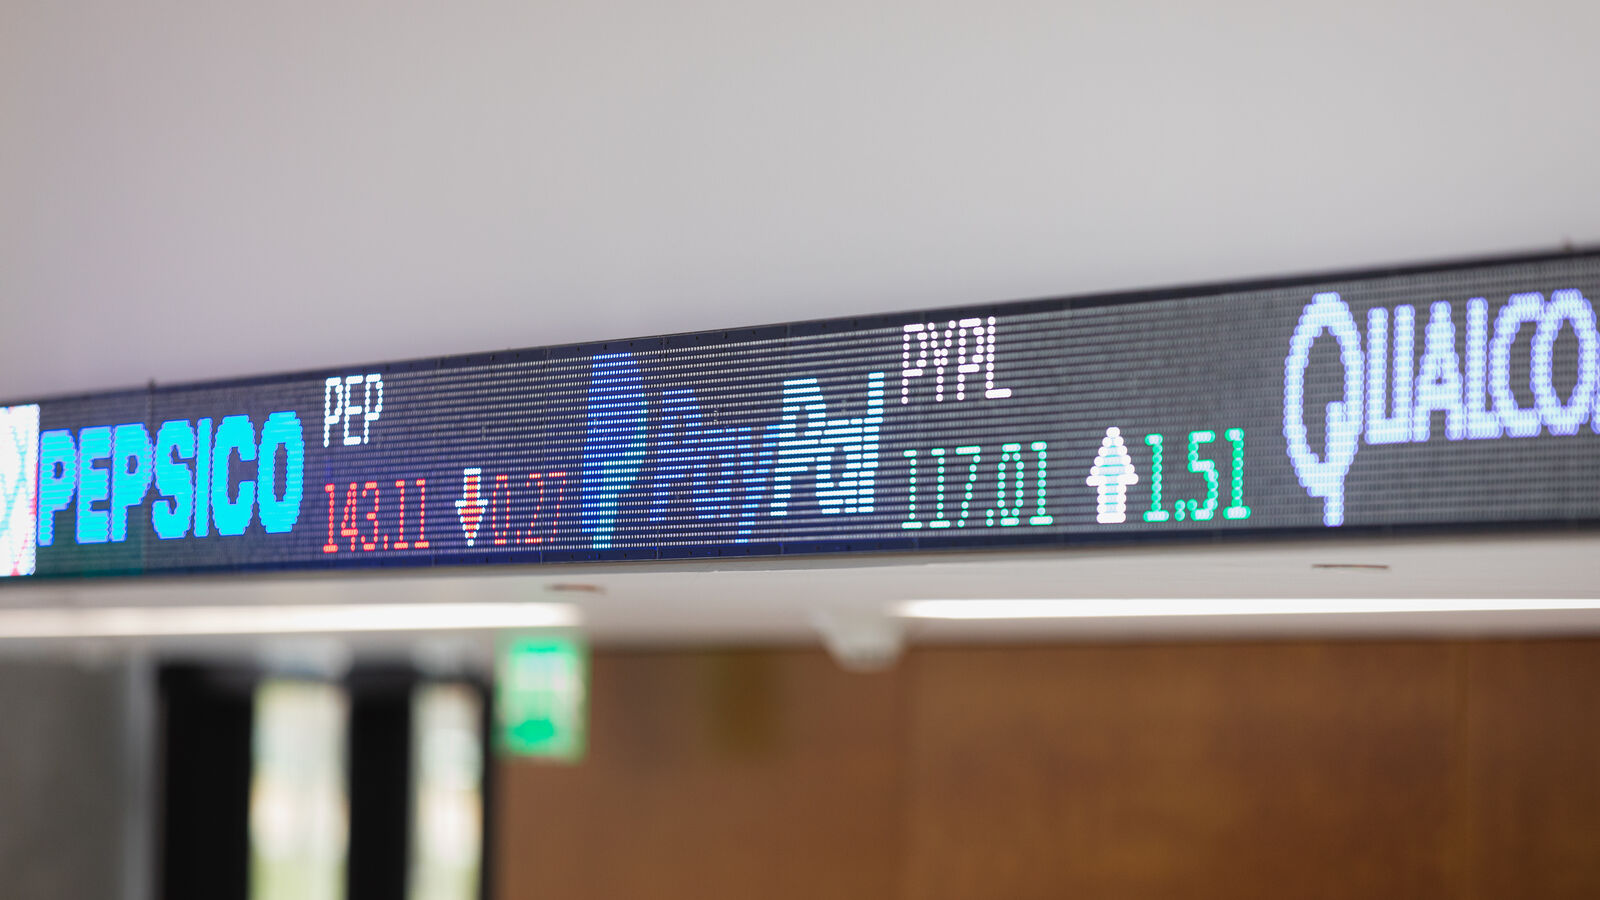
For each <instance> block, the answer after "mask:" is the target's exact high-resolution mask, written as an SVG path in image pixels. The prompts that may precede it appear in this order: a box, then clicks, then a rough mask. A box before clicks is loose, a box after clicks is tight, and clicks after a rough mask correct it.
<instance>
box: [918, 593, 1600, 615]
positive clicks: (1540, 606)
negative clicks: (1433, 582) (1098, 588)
mask: <svg viewBox="0 0 1600 900" xmlns="http://www.w3.org/2000/svg"><path fill="white" fill-rule="evenodd" d="M1573 609H1600V600H1594V599H1586V600H1520V599H1513V600H1433V599H1416V598H1407V599H1397V600H1368V599H1361V600H1333V599H1306V598H1293V599H1278V600H1258V599H1244V600H1240V599H1206V600H1201V599H1161V598H1157V599H1142V598H1141V599H1124V600H1107V599H1075V600H1066V599H1057V600H911V601H907V602H905V603H901V604H899V605H898V606H896V607H895V610H894V611H895V614H896V615H899V616H903V617H905V618H909V619H1100V618H1126V617H1148V616H1279V615H1341V614H1349V613H1423V612H1426V613H1434V612H1439V613H1443V612H1515V611H1533V610H1573Z"/></svg>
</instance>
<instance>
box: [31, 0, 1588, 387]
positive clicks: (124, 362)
mask: <svg viewBox="0 0 1600 900" xmlns="http://www.w3.org/2000/svg"><path fill="white" fill-rule="evenodd" d="M1596 34H1600V4H1596V3H1591V2H1583V0H1529V2H1522V3H1515V4H1513V3H1505V2H1501V0H1466V2H1455V3H1445V2H1438V3H1430V2H1421V0H1376V2H1374V0H1354V2H1340V3H1332V4H1318V5H1311V4H1283V3H1272V2H1252V0H1224V2H1219V3H1186V2H1173V3H1163V2H1159V0H1125V2H1108V3H1073V2H1056V3H1024V2H975V0H973V2H924V3H885V2H877V3H871V2H862V0H815V2H808V3H793V2H791V3H782V4H778V3H770V2H760V0H743V2H733V0H673V2H667V3H656V2H646V0H590V2H579V3H574V2H566V3H551V2H543V3H540V2H500V3H493V2H456V3H423V4H401V3H378V2H372V3H357V2H349V0H337V2H330V0H322V2H314V3H313V2H282V3H269V4H252V5H246V4H242V3H203V2H192V0H190V2H157V0H150V2H143V3H126V2H120V0H69V2H47V0H10V2H7V3H6V4H4V5H3V6H0V303H3V305H4V311H5V316H4V320H3V324H0V396H5V397H12V398H19V397H24V396H28V395H32V394H37V393H56V392H62V391H72V390H81V389H92V388H101V387H109V386H115V385H125V384H135V383H141V382H143V381H145V380H147V379H150V378H155V379H159V380H162V381H171V380H183V379H195V378H205V377H217V376H224V375H231V374H246V373H255V372H268V371H275V370H280V371H281V370H288V369H294V368H300V367H309V366H319V365H336V364H342V363H352V362H357V361H363V360H375V359H385V358H394V357H409V356H419V355H433V354H439V353H448V352H466V351H477V350H490V349H496V348H501V347H507V346H528V345H536V344H542V343H553V342H568V341H578V340H592V339H602V338H608V337H621V336H628V335H634V334H640V333H658V332H662V331H674V330H686V329H698V328H711V327H720V326H731V325H740V324H751V323H758V322H770V321H776V320H784V319H789V318H794V317H812V316H822V315H832V314H846V313H864V312H876V311H887V310H892V309H897V308H906V307H914V306H920V305H942V304H951V303H957V302H962V301H982V300H997V299H1010V298H1016V297H1023V296H1033V295H1040V294H1056V293H1075V292H1083V291H1091V290H1101V289H1113V288H1129V287H1139V286H1147V285H1153V284H1163V283H1171V282H1182V281H1191V280H1202V279H1218V278H1235V277H1242V276H1249V275H1258V274H1286V273H1294V272H1297V271H1303V270H1308V269H1321V268H1326V267H1333V266H1348V265H1365V264H1374V263H1383V262H1396V261H1401V262H1403V261H1413V260H1418V259H1429V258H1436V257H1441V256H1458V255H1462V254H1473V253H1483V252H1500V251H1510V250H1520V249H1533V248H1553V247H1555V246H1557V245H1559V244H1560V243H1562V242H1563V241H1566V240H1571V241H1574V242H1577V243H1580V244H1582V243H1586V242H1590V243H1592V242H1596V241H1600V165H1597V158H1600V116H1597V115H1596V114H1595V100H1594V97H1593V93H1594V88H1595V87H1596V86H1597V82H1600V78H1597V76H1596V74H1595V73H1596V61H1595V60H1596V54H1595V35H1596Z"/></svg>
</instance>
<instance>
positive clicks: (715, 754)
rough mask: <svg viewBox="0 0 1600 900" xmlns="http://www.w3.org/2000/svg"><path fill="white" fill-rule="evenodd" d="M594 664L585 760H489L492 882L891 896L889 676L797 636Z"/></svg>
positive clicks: (514, 891) (893, 837)
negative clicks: (842, 664)
mask: <svg viewBox="0 0 1600 900" xmlns="http://www.w3.org/2000/svg"><path fill="white" fill-rule="evenodd" d="M592 667H593V674H592V700H591V720H590V721H591V734H590V742H589V744H590V751H589V756H588V758H587V759H586V760H585V761H584V762H583V763H582V764H580V765H574V766H562V765H541V764H534V763H528V762H502V763H501V764H500V768H499V770H498V775H499V785H498V791H499V794H498V796H499V798H500V803H499V807H498V809H499V828H498V838H499V840H498V844H497V860H496V862H497V870H498V881H497V885H498V888H499V891H498V893H499V896H500V897H505V898H530V900H532V898H539V900H544V898H563V900H564V898H597V900H600V898H603V900H617V898H629V900H644V898H663V900H665V898H686V900H687V898H694V900H705V898H711V897H759V898H763V900H784V898H795V900H801V898H804V900H812V898H818V897H827V898H863V900H865V898H872V900H883V898H888V897H894V896H896V895H897V893H898V881H897V879H898V878H899V875H900V872H899V866H898V862H899V840H900V815H901V810H902V807H903V802H902V798H901V796H900V779H899V774H898V768H899V758H900V753H901V748H900V736H901V733H902V725H901V722H900V720H899V712H900V709H901V708H902V704H901V702H900V697H899V691H900V685H901V679H900V676H899V675H898V674H895V673H890V674H882V675H870V676H863V675H851V674H847V673H845V672H843V671H841V670H840V669H839V667H838V666H836V665H834V663H833V661H832V660H831V659H829V658H828V657H827V655H826V654H823V653H821V652H807V651H749V652H728V653H597V654H595V655H594V658H593V660H592Z"/></svg>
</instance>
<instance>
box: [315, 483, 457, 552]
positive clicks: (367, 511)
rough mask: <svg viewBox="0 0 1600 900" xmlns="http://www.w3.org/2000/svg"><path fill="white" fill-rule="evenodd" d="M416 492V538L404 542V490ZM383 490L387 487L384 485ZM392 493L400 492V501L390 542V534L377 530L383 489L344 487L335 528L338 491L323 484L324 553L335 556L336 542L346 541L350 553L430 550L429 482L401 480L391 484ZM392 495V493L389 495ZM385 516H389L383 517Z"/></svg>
mask: <svg viewBox="0 0 1600 900" xmlns="http://www.w3.org/2000/svg"><path fill="white" fill-rule="evenodd" d="M408 486H411V487H415V488H416V489H417V508H416V516H417V518H416V528H417V533H416V538H415V539H412V540H408V539H407V538H406V515H407V510H406V488H407V487H408ZM384 487H387V485H385V486H384ZM394 489H395V490H397V491H399V494H400V497H399V500H398V502H397V503H396V506H397V507H398V508H397V509H396V510H395V513H394V523H395V525H396V532H395V534H394V536H393V537H392V538H391V537H390V536H389V534H388V533H387V532H385V531H383V530H382V529H381V528H380V527H379V513H380V509H382V508H383V507H382V506H381V499H382V497H381V495H382V487H380V485H379V484H378V482H376V481H366V482H359V481H352V482H349V483H348V484H346V485H345V489H344V504H343V507H342V509H340V512H339V516H338V526H337V528H336V527H335V524H334V518H335V516H334V513H335V507H337V506H338V505H339V504H338V488H337V487H336V486H335V485H333V484H325V485H323V486H322V490H323V491H324V492H325V493H326V494H327V495H328V540H327V543H325V544H323V545H322V552H323V553H338V552H339V550H340V547H339V543H338V539H339V538H346V539H348V541H349V547H348V548H347V549H349V550H350V551H351V552H356V551H358V550H359V551H363V552H367V551H373V550H426V549H428V547H429V546H430V545H429V543H428V532H427V513H428V480H427V479H426V478H418V479H415V480H413V481H411V482H409V483H408V482H407V481H406V479H404V478H397V479H395V481H394ZM392 493H393V492H392V491H391V494H392ZM383 515H384V516H387V515H388V513H383Z"/></svg>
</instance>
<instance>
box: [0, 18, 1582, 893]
mask: <svg viewBox="0 0 1600 900" xmlns="http://www.w3.org/2000/svg"><path fill="white" fill-rule="evenodd" d="M1596 33H1600V6H1596V5H1595V4H1591V3H1583V2H1576V0H1533V2H1529V3H1523V4H1516V5H1511V4H1500V3H1491V2H1487V0H1466V2H1458V3H1448V4H1447V3H1437V2H1430V0H1399V2H1395V0H1388V2H1382V3H1379V2H1361V0H1358V2H1349V3H1342V4H1337V5H1333V6H1326V5H1324V6H1318V7H1310V6H1298V5H1283V4H1271V3H1260V2H1250V0H1225V2H1223V3H1220V4H1209V5H1204V4H1202V5H1196V4H1185V3H1169V2H1158V0H1135V2H1120V3H1094V2H1088V3H1076V4H1067V3H1033V2H1000V3H992V2H991V3H984V4H979V3H975V2H929V3H922V4H902V3H890V2H878V3H865V4H863V3H847V2H840V0H820V2H813V3H809V4H804V5H797V4H775V3H766V2H755V3H743V4H733V3H724V2H718V0H680V2H677V3H673V4H666V5H660V4H646V3H639V2H633V0H604V2H598V3H590V4H581V5H565V6H559V5H552V4H548V3H540V2H527V3H511V2H504V3H492V2H464V3H456V4H450V5H439V4H417V3H397V4H375V3H362V2H350V0H334V2H325V3H317V4H312V3H303V2H288V3H279V4H272V5H268V6H263V7H254V8H244V7H240V6H232V5H206V4H195V3H177V2H152V3H145V4H121V3H110V2H97V0H84V2H72V3H41V2H32V0H9V2H6V3H4V4H3V5H0V304H3V309H4V317H3V318H4V321H3V324H0V395H3V396H5V397H15V398H20V397H38V396H51V395H56V394H61V393H67V392H75V391H84V390H98V389H109V388H116V387H126V386H139V385H143V384H146V383H148V382H151V381H156V382H161V383H168V382H173V381H182V380H193V379H212V378H226V377H231V376H236V375H249V374H256V373H266V372H280V371H290V370H296V369H301V368H311V367H322V366H328V365H333V364H340V363H349V362H355V361H364V360H382V359H395V358H407V357H418V356H437V355H443V354H451V353H464V352H477V351H487V350H493V349H499V348H505V347H510V346H515V347H521V346H535V345H544V344H557V343H567V342H580V341H589V340H597V339H605V338H616V337H622V336H630V335H643V334H659V333H669V332H677V331H686V330H695V329H705V328H721V327H732V326H739V325H755V324H763V323H768V322H778V321H790V320H797V319H807V318H814V317H821V316H835V315H851V314H863V313H873V312H883V311H891V310H897V309H904V308H912V307H933V306H939V305H945V304H959V303H972V302H979V301H991V300H1005V299H1015V298H1025V297H1033V296H1042V295H1057V294H1076V293H1086V292H1093V291H1103V290H1120V289H1131V288H1140V287H1149V286H1162V285H1170V284H1182V283H1192V282H1202V281H1210V280H1233V279H1242V278H1248V277H1253V276H1263V275H1278V274H1295V273H1300V272H1306V271H1319V270H1325V269H1331V268H1339V267H1366V266H1378V265H1385V264H1389V263H1405V262H1414V261H1425V260H1431V259H1439V258H1455V257H1463V256H1471V255H1475V254H1488V253H1504V252H1511V251H1537V250H1555V249H1559V248H1562V247H1565V246H1570V245H1579V246H1584V245H1594V244H1595V243H1596V242H1600V204H1597V203H1596V202H1595V201H1596V198H1600V167H1597V166H1596V165H1595V164H1594V159H1593V158H1594V148H1595V147H1596V146H1597V145H1600V116H1596V115H1595V113H1594V110H1593V102H1592V100H1591V98H1590V96H1589V95H1590V93H1591V91H1592V88H1593V87H1594V85H1595V75H1594V73H1593V65H1592V62H1591V59H1590V58H1591V56H1592V52H1591V51H1592V47H1591V45H1592V43H1593V36H1594V35H1595V34H1596ZM1597 551H1600V543H1597V542H1596V541H1595V540H1594V538H1592V537H1590V536H1587V535H1583V534H1577V535H1573V534H1566V535H1559V536H1557V535H1516V534H1501V535H1494V536H1483V537H1473V538H1460V539H1448V540H1447V539H1428V540H1423V539H1415V540H1405V541H1401V540H1369V541H1365V542H1359V541H1358V542H1344V543H1340V544H1338V545H1337V548H1336V550H1335V551H1330V550H1329V549H1328V547H1326V546H1323V545H1318V544H1310V545H1302V544H1293V545H1287V544H1285V545H1272V546H1262V547H1239V546H1232V547H1227V548H1212V547H1204V546H1201V547H1184V548H1177V549H1165V550H1159V551H1157V550H1141V549H1137V548H1132V549H1121V550H1099V551H1093V552H1088V551H1085V552H1079V553H1074V554H1061V555H1058V556H1051V557H1049V558H1045V559H1040V558H1037V557H1027V558H1021V559H1016V558H1010V557H1004V556H1002V557H972V558H966V557H963V558H959V559H950V560H943V561H941V562H940V563H939V564H937V565H923V564H918V565H912V564H909V563H896V562H895V561H893V560H888V561H883V562H881V563H875V564H872V565H861V564H857V563H850V564H848V565H846V564H820V565H813V566H778V565H756V566H750V567H745V568H737V567H736V568H733V569H728V570H721V571H718V570H712V569H708V568H703V567H702V568H696V567H693V566H684V567H676V568H670V569H665V570H660V571H645V572H636V571H628V572H624V573H620V574H619V573H614V572H593V571H584V570H581V569H580V570H572V571H563V572H558V573H554V574H549V573H537V574H520V575H513V576H496V577H493V578H489V577H486V576H474V575H460V574H451V575H444V576H430V577H410V578H405V577H394V576H383V577H378V576H374V577H371V578H360V579H350V578H344V579H332V578H330V579H281V578H280V579H267V578H259V579H251V580H248V581H247V582H240V583H235V582H221V581H207V580H188V581H179V582H172V583H170V584H156V585H139V586H137V587H135V586H132V585H130V584H129V583H126V582H114V581H111V582H105V583H93V584H77V585H70V586H65V587H62V586H55V587H48V588H38V589H35V588H29V589H28V590H30V591H35V593H31V594H25V593H22V592H21V591H19V590H10V588H12V587H13V586H11V585H5V586H0V587H5V588H7V590H3V591H0V603H3V604H16V605H25V604H29V603H38V602H46V603H50V604H54V605H65V606H70V605H85V606H93V605H119V604H130V605H134V604H146V603H172V604H183V603H190V604H194V603H202V602H204V603H222V604H228V605H240V606H243V605H261V606H267V605H270V604H272V603H274V602H282V601H283V599H284V598H292V599H294V600H296V601H299V600H302V599H304V598H307V597H312V596H320V597H324V598H329V599H335V600H339V601H349V600H358V601H362V602H368V601H371V602H376V601H380V600H383V601H397V602H398V601H422V600H443V601H455V600H461V599H474V598H481V597H482V596H484V595H486V594H490V595H495V596H500V597H515V598H522V599H537V600H547V601H555V602H563V603H570V604H574V605H575V606H577V607H580V608H581V610H582V613H583V616H582V620H583V623H584V624H583V626H582V627H581V628H556V629H549V630H545V631H539V632H515V633H513V632H505V633H496V632H492V631H488V630H484V631H472V632H465V633H457V632H452V633H451V634H449V635H446V634H444V633H430V632H428V631H427V630H426V629H424V630H422V631H420V632H416V633H414V634H413V635H412V636H407V637H403V638H399V637H390V638H384V639H375V638H357V637H352V636H348V635H338V634H333V635H325V636H318V637H311V638H299V639H292V640H290V639H264V638H263V639H257V638H251V637H238V638H230V639H227V640H222V639H189V640H167V641H105V640H99V641H87V642H86V641H54V642H38V641H31V642H18V641H0V895H3V896H5V897H7V898H29V900H31V898H120V900H145V898H153V897H170V898H186V897H202V896H203V897H208V898H230V897H238V898H247V897H248V898H251V900H276V898H288V897H295V898H339V897H352V898H365V897H373V898H400V897H406V898H409V900H445V898H463V897H481V896H488V897H499V898H524V897H526V898H538V897H680V896H684V897H687V896H694V897H748V896H764V897H791V896H792V897H816V896H830V897H908V898H910V897H915V898H938V897H951V898H955V897H1058V896H1064V895H1068V894H1077V895H1084V896H1106V897H1112V896H1115V897H1175V896H1184V897H1195V896H1216V897H1257V896H1259V897H1269V896H1270V897H1282V896H1306V897H1322V896H1326V897H1346V896H1404V897H1453V898H1456V897H1458V898H1472V897H1501V896H1519V897H1593V896H1597V895H1600V853H1596V852H1595V848H1596V847H1600V762H1597V761H1600V694H1597V693H1596V692H1595V691H1594V690H1593V685H1595V684H1596V683H1600V642H1597V641H1596V639H1595V634H1596V633H1597V631H1600V627H1597V624H1596V621H1595V619H1594V617H1593V616H1592V615H1583V614H1576V613H1574V614H1570V615H1566V616H1555V615H1540V614H1531V613H1528V614H1506V615H1410V616H1407V615H1399V616H1393V615H1391V616H1378V615H1374V616H1364V617H1353V618H1352V617H1332V618H1329V617H1315V616H1312V617H1305V618H1302V619H1299V620H1297V621H1296V622H1295V623H1294V624H1293V625H1285V624H1282V623H1281V622H1272V621H1262V620H1257V619H1250V618H1248V617H1247V618H1246V619H1243V620H1240V621H1237V622H1232V623H1230V624H1229V625H1227V626H1226V627H1219V626H1217V625H1215V624H1214V623H1196V622H1194V621H1190V620H1184V619H1179V620H1155V621H1149V622H1142V623H1129V622H1115V623H1109V624H1107V623H1098V624H1097V623H1083V622H1079V623H1056V624H1050V625H1037V624H1035V625H1028V626H1023V625H1018V624H1011V625H1005V624H999V625H996V624H993V623H989V624H981V623H980V624H948V623H946V624H924V625H913V626H908V627H907V628H906V630H905V631H904V633H901V632H898V631H896V632H894V633H891V634H887V635H876V636H873V635H869V636H868V637H869V638H871V639H873V640H879V641H880V642H881V643H882V644H883V646H882V648H881V649H882V653H881V654H877V655H873V654H869V656H870V657H871V658H870V659H867V660H865V661H863V660H862V659H860V658H856V657H852V656H851V655H850V654H848V653H846V654H843V655H840V654H839V653H838V652H837V651H838V649H839V643H840V640H839V628H840V626H839V623H838V622H837V621H836V620H835V619H831V618H830V617H829V614H827V613H826V611H824V614H820V615H819V613H818V610H817V607H818V604H817V603H816V602H815V601H816V598H818V597H827V598H829V599H830V601H838V602H836V603H835V602H830V604H824V605H825V606H830V607H833V606H840V605H842V606H843V607H845V609H846V613H847V614H846V615H845V619H846V620H848V618H849V615H848V612H849V610H851V609H854V608H855V606H853V604H870V603H874V602H876V601H877V599H878V598H882V597H883V596H886V595H888V594H889V593H890V592H898V593H904V592H906V591H908V590H910V589H909V588H908V587H907V585H908V584H914V585H919V586H926V592H927V593H926V595H930V596H937V595H938V594H937V593H932V592H933V591H937V590H939V589H950V588H949V586H951V585H964V586H966V588H967V589H968V590H969V592H970V593H971V594H972V595H974V596H982V594H981V593H978V592H980V591H982V590H985V589H993V590H997V591H1004V592H1008V593H1010V594H1012V595H1020V596H1026V595H1027V592H1028V591H1029V590H1031V589H1037V588H1039V586H1046V585H1051V584H1061V583H1067V582H1072V583H1074V584H1077V585H1080V586H1081V589H1082V590H1084V591H1088V592H1092V591H1095V590H1096V589H1097V586H1098V589H1099V590H1101V591H1103V592H1104V593H1103V594H1102V595H1105V596H1124V595H1128V592H1130V591H1133V592H1139V593H1145V594H1149V595H1152V596H1178V597H1201V598H1206V597H1212V598H1226V597H1289V598H1308V597H1309V598H1318V597H1323V598H1326V597H1350V596H1356V597H1361V596H1408V597H1452V596H1518V597H1541V596H1542V597H1569V598H1570V597H1580V598H1581V597H1593V596H1594V594H1595V589H1594V584H1595V581H1596V575H1597V574H1600V568H1597V567H1596V563H1595V562H1594V560H1595V559H1596V558H1597V557H1596V555H1595V554H1596V552H1597ZM1330 562H1332V563H1340V564H1343V563H1359V564H1363V565H1368V564H1370V565H1373V566H1386V567H1387V569H1386V570H1383V569H1357V570H1346V569H1326V568H1317V566H1320V565H1322V564H1326V563H1330ZM1128 572H1138V573H1139V577H1140V581H1139V583H1138V584H1137V585H1135V586H1128V585H1126V584H1122V583H1121V582H1119V580H1118V579H1122V578H1124V577H1125V576H1126V573H1128ZM843 627H845V628H846V630H848V622H846V624H845V626H843ZM902 644H903V646H902ZM830 646H831V647H832V651H834V652H830V649H829V647H830ZM862 668H868V669H871V670H872V671H860V669H862Z"/></svg>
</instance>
